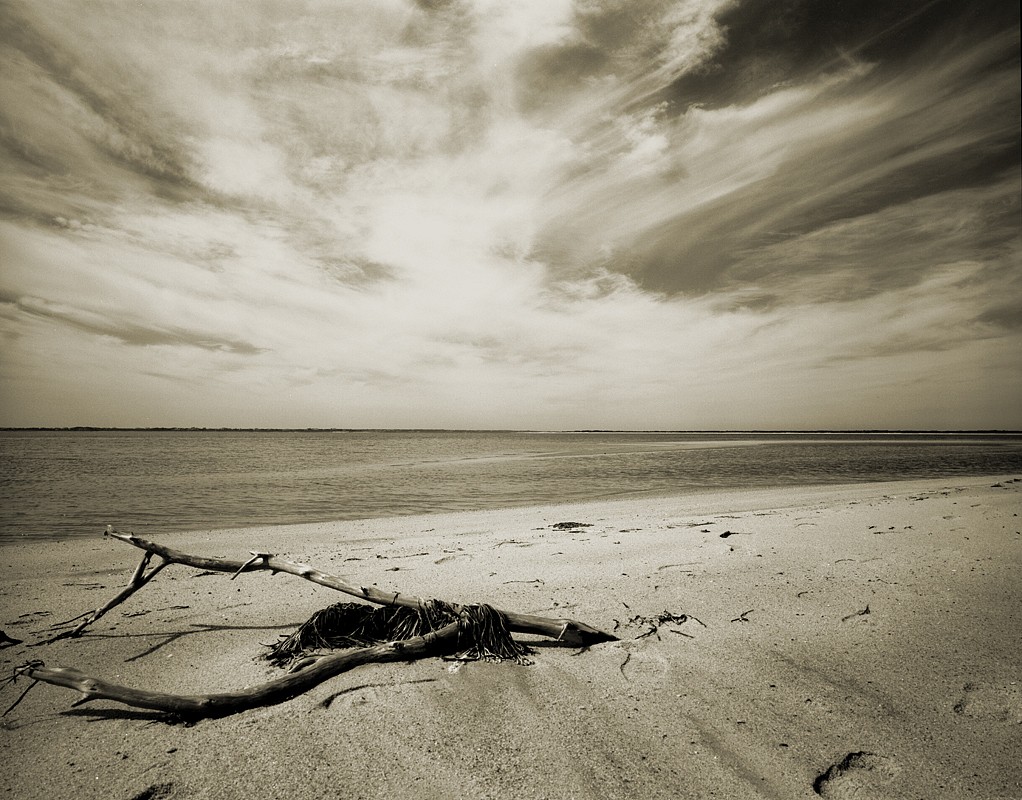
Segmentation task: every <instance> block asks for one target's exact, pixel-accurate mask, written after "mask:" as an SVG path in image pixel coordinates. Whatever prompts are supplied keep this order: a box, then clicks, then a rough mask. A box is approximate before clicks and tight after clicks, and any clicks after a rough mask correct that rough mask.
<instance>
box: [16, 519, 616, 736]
mask: <svg viewBox="0 0 1022 800" xmlns="http://www.w3.org/2000/svg"><path fill="white" fill-rule="evenodd" d="M106 535H108V536H110V537H112V538H114V539H118V540H120V541H122V542H125V543H127V544H130V545H132V546H133V547H137V548H139V549H141V550H143V551H145V555H144V556H143V557H142V561H141V563H140V564H139V565H138V567H136V568H135V571H134V573H133V574H132V577H131V580H130V581H129V582H128V585H127V586H126V587H125V588H124V589H123V590H121V592H119V593H118V594H117V595H116V596H115V597H113V598H112V599H111V600H109V601H108V602H107V603H105V604H104V605H102V606H100V607H99V608H97V609H96V610H95V611H93V612H91V613H87V614H85V615H82V616H83V617H84V619H82V618H81V617H76V618H75V619H73V620H69V621H68V622H74V621H75V620H77V619H82V621H81V622H80V623H79V624H78V625H77V626H76V627H75V628H74V629H72V630H68V631H65V632H63V633H61V634H58V635H57V636H55V637H53V638H51V639H49V640H47V642H53V641H56V640H57V639H64V638H71V637H76V636H80V635H82V633H83V632H84V631H85V630H86V628H88V627H89V626H90V625H91V624H93V623H94V622H96V621H97V620H98V619H100V618H101V617H102V616H103V615H104V614H106V613H107V612H108V611H109V610H110V609H112V608H114V607H115V606H117V605H119V604H120V603H122V602H124V601H125V600H126V599H128V598H129V597H130V596H131V595H132V594H134V593H135V592H136V591H138V590H139V589H141V588H142V587H143V586H145V585H146V584H147V583H149V581H151V580H152V579H153V578H154V577H155V576H156V575H157V574H158V573H159V572H160V571H161V570H163V569H164V568H165V567H167V566H169V565H171V564H183V565H185V566H189V567H194V568H196V569H200V570H206V571H214V572H228V573H231V579H232V580H233V579H234V578H236V577H237V576H238V575H240V574H242V573H244V572H256V571H260V570H264V571H265V570H269V571H270V572H271V573H277V572H284V573H287V574H290V575H296V576H298V577H300V578H303V579H304V580H307V581H311V582H312V583H316V584H318V585H320V586H325V587H327V588H330V589H334V590H336V591H339V592H343V593H345V594H349V595H352V596H354V597H357V598H359V599H360V600H364V601H368V602H370V603H375V604H377V605H380V606H396V607H403V608H409V609H415V610H416V611H417V612H419V613H420V614H421V613H423V612H428V611H429V610H430V609H433V608H435V606H436V605H437V604H438V603H439V601H430V600H423V599H421V598H418V597H413V596H411V595H405V594H402V593H400V592H385V591H381V590H380V589H377V588H375V587H366V586H357V585H355V584H353V583H350V582H348V581H347V580H345V579H344V578H341V577H339V576H336V575H331V574H329V573H326V572H322V571H321V570H318V569H316V568H314V567H311V566H309V565H307V564H299V563H296V562H293V561H288V560H287V559H283V558H279V557H278V556H276V555H274V554H272V553H252V557H251V558H249V559H247V560H246V561H234V560H231V559H222V558H211V557H207V556H197V555H192V554H190V553H184V552H181V551H179V550H174V549H172V548H169V547H165V546H164V545H161V544H157V543H156V542H150V541H147V540H145V539H142V538H140V537H138V536H134V535H132V534H130V533H118V532H117V531H114V530H113V529H112V528H110V527H108V528H107V531H106ZM153 556H158V557H159V558H160V559H161V561H160V563H159V564H157V565H156V566H155V567H152V568H151V569H149V564H150V561H151V559H152V558H153ZM147 569H148V572H147V571H146V570H147ZM443 605H444V607H445V608H446V609H447V610H449V611H450V612H451V613H452V614H453V615H456V617H457V619H456V621H453V622H450V623H446V621H445V623H441V624H442V627H436V628H435V629H433V630H429V631H427V632H424V633H422V634H421V635H417V636H409V637H408V638H398V639H397V640H396V641H387V642H383V643H380V644H373V645H370V646H364V647H358V648H355V649H351V650H345V651H344V652H338V653H332V654H330V655H325V656H317V657H315V658H305V659H302V660H300V661H298V662H297V663H296V664H295V665H294V667H293V669H292V671H291V673H289V674H287V675H285V676H283V677H280V678H276V679H274V680H270V681H267V682H265V683H262V684H260V685H258V686H254V687H249V688H246V689H241V690H238V691H232V692H221V693H214V694H201V695H174V694H166V693H161V692H152V691H148V690H142V689H133V688H130V687H127V686H121V685H118V684H115V683H111V682H109V681H107V680H104V679H102V678H96V677H92V676H89V675H86V674H84V673H82V672H80V671H78V670H76V669H71V668H60V667H48V666H46V665H45V664H44V663H43V662H42V661H40V660H35V661H31V662H29V663H27V664H24V665H22V666H20V667H18V668H17V669H16V670H15V673H14V676H13V677H15V678H17V677H26V678H28V679H30V680H32V681H34V682H43V683H51V684H54V685H56V686H63V687H66V688H69V689H74V690H76V691H77V692H79V694H80V697H79V699H78V700H77V701H76V702H75V704H74V705H75V706H78V705H81V704H83V703H87V702H89V701H92V700H98V699H108V700H114V701H117V702H119V703H124V704H125V705H129V706H135V707H137V708H146V709H151V710H156V711H163V712H167V713H170V714H175V715H178V716H181V717H188V718H202V717H217V716H225V715H228V714H236V713H238V712H241V711H246V710H249V709H252V708H256V707H259V706H265V705H271V704H274V703H279V702H282V701H284V700H288V699H290V698H292V697H295V696H297V695H299V694H302V693H303V692H306V691H308V690H309V689H311V688H312V687H314V686H316V685H318V684H320V683H322V682H323V681H325V680H328V679H329V678H332V677H334V676H335V675H338V674H340V673H342V672H346V671H348V670H350V669H353V668H355V667H358V666H360V665H362V664H368V663H381V662H389V661H406V660H414V659H419V658H426V657H430V656H440V655H450V654H453V653H457V652H458V651H459V650H461V649H464V645H465V642H466V640H468V641H469V643H470V645H472V647H474V648H475V652H483V653H484V654H486V655H492V653H486V650H485V646H479V640H478V628H479V626H480V624H482V625H483V626H484V627H488V628H491V627H492V625H493V623H492V622H487V621H486V620H499V621H498V622H497V623H496V624H497V626H498V627H499V628H500V629H501V630H504V629H505V628H506V630H504V635H505V636H506V639H505V641H506V642H507V643H508V644H512V642H511V639H510V632H517V633H531V634H539V635H542V636H548V637H552V638H554V639H555V640H557V641H560V642H563V643H565V644H568V645H575V646H580V647H589V646H590V645H593V644H597V643H600V642H608V641H616V640H617V637H616V636H614V635H613V634H610V633H607V632H605V631H601V630H598V629H597V628H593V627H591V626H589V625H586V624H585V623H583V622H578V621H577V620H572V619H550V618H548V617H538V616H534V615H531V614H518V613H515V612H510V611H503V610H500V609H493V608H490V607H489V606H479V605H462V604H457V603H444V604H443ZM480 620H483V622H482V623H480ZM62 624H68V623H62ZM473 637H475V641H474V642H473V641H472V640H473ZM381 638H382V637H381ZM45 643H46V642H43V644H45ZM500 657H505V656H503V655H501V656H500ZM33 685H35V684H34V683H33ZM19 700H20V699H19ZM12 707H13V706H12Z"/></svg>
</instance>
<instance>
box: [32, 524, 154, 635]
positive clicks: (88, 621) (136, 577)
mask: <svg viewBox="0 0 1022 800" xmlns="http://www.w3.org/2000/svg"><path fill="white" fill-rule="evenodd" d="M108 533H109V531H108ZM152 558H153V553H152V552H146V554H145V555H144V556H142V561H141V562H139V565H138V566H137V567H135V572H134V573H133V574H132V576H131V580H130V581H128V585H127V586H125V587H124V588H123V589H122V590H121V591H120V592H118V593H117V595H116V596H115V597H112V598H110V600H108V601H107V602H106V603H104V604H103V605H101V606H100V607H99V608H97V609H96V610H95V611H92V612H91V613H86V614H83V615H82V617H84V619H82V617H74V618H73V619H69V620H67V621H65V622H59V623H57V624H56V625H54V626H53V627H54V628H60V627H63V626H64V625H68V624H70V623H72V622H74V621H75V620H78V619H82V621H81V622H79V623H78V625H76V626H75V627H74V628H72V629H71V630H66V631H62V632H61V633H58V634H57V635H56V636H52V637H50V638H49V639H46V640H44V641H42V642H39V643H38V644H50V643H51V642H56V641H59V640H60V639H72V638H75V637H77V636H81V635H82V634H83V633H84V632H85V629H86V628H88V627H89V626H90V625H92V623H94V622H96V620H98V619H99V618H100V617H102V616H103V615H104V614H106V612H107V611H109V610H110V609H112V608H114V607H115V606H119V605H120V604H121V603H123V602H124V601H125V600H127V599H128V598H129V597H131V595H133V594H134V593H135V592H137V591H138V590H139V589H141V588H142V587H143V586H145V585H146V584H147V583H149V581H151V580H152V579H153V578H155V577H156V575H157V574H158V573H159V572H160V570H162V569H163V568H164V567H166V566H167V565H168V564H170V563H172V562H171V561H169V560H168V559H163V560H162V561H161V562H160V563H159V564H157V565H156V566H155V567H153V568H152V569H151V570H149V572H146V568H147V567H148V566H149V562H150V561H151V560H152Z"/></svg>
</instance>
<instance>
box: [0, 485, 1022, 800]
mask: <svg viewBox="0 0 1022 800" xmlns="http://www.w3.org/2000/svg"><path fill="white" fill-rule="evenodd" d="M998 484H1000V485H999V486H998ZM1020 512H1022V481H1019V480H1018V478H1017V476H1012V475H1009V476H983V477H966V478H950V479H927V480H910V481H894V482H886V483H872V484H858V483H856V484H842V485H822V486H814V487H784V488H764V489H752V490H743V491H739V492H735V491H727V490H722V491H712V492H700V493H697V494H690V495H682V496H677V495H675V496H670V497H641V498H626V499H616V500H606V501H600V502H595V503H594V502H579V503H566V504H553V505H543V506H523V507H512V508H504V509H497V510H487V511H469V512H456V513H449V514H431V515H413V516H406V517H383V518H374V519H363V520H350V521H342V522H331V523H301V524H295V525H288V526H274V527H267V526H262V527H255V528H230V529H224V530H200V531H192V532H188V533H174V534H166V535H162V536H158V535H156V534H149V533H145V532H141V533H140V534H139V535H141V536H143V537H145V538H153V539H154V540H157V541H160V542H162V543H165V544H167V545H169V546H171V547H175V548H178V549H183V550H186V551H188V552H192V553H195V554H202V555H216V556H222V557H228V558H244V557H246V554H247V552H248V551H249V550H262V549H264V548H265V549H267V550H268V551H272V552H276V553H278V554H279V555H281V556H282V557H286V558H290V559H292V560H296V561H302V562H305V563H309V564H311V565H313V566H316V567H319V568H321V569H323V570H325V571H327V572H333V573H336V574H341V575H345V576H346V577H349V578H352V579H356V580H362V581H365V582H366V585H368V584H369V583H372V584H376V585H378V586H379V587H380V588H383V589H388V590H389V589H391V588H393V589H394V590H395V591H398V590H399V591H401V592H402V593H409V594H415V595H418V596H422V597H441V598H443V599H448V600H454V601H459V602H488V603H493V604H494V605H496V606H498V607H501V608H505V609H507V610H513V611H521V612H524V613H535V614H543V615H546V616H551V617H561V616H570V617H573V618H575V619H578V620H580V621H582V622H586V623H588V624H591V625H593V626H595V627H598V628H603V629H605V630H614V632H615V633H617V635H619V636H621V639H622V640H621V641H619V642H612V643H607V644H602V645H597V646H595V647H593V648H591V649H590V650H589V651H587V652H585V653H578V652H577V651H574V650H571V649H568V648H562V647H557V646H549V645H544V646H541V647H538V648H537V651H536V653H535V654H534V656H533V660H534V662H535V663H534V664H533V665H532V666H530V667H520V666H517V665H511V664H488V663H470V664H466V665H464V666H462V667H460V668H457V669H452V665H451V664H449V663H447V662H443V661H440V660H438V659H425V660H422V661H417V662H414V663H407V664H378V665H367V666H364V667H360V668H358V669H357V670H355V671H353V672H350V673H346V674H344V675H340V676H338V677H336V678H334V679H332V680H330V681H327V682H326V683H324V684H322V685H320V686H318V687H316V688H315V689H313V690H312V691H310V692H308V693H307V694H305V695H302V696H300V697H297V698H295V699H293V700H291V701H289V702H287V703H283V704H280V705H277V706H272V707H268V708H262V709H256V710H253V711H250V712H246V713H243V714H240V715H237V716H235V717H228V718H224V719H219V720H205V721H202V722H199V723H198V724H196V725H194V726H193V727H183V726H180V725H176V726H170V725H166V724H163V723H155V722H153V721H152V715H150V714H149V713H148V712H142V711H139V710H132V709H125V708H124V707H122V706H119V705H118V704H115V703H111V702H106V701H97V702H95V703H90V704H88V705H86V706H83V707H82V708H80V709H73V710H68V709H69V706H70V704H71V702H73V699H74V695H73V694H72V693H70V692H68V691H66V690H62V689H59V688H58V687H54V686H47V685H39V686H37V687H36V688H35V689H34V690H33V691H32V692H31V693H30V694H29V695H27V697H26V698H25V700H24V701H23V702H22V703H21V704H20V705H19V706H18V707H17V708H16V709H14V710H13V711H12V712H11V713H10V714H8V715H7V716H6V717H4V718H3V721H2V724H0V755H2V756H3V758H4V761H5V763H7V764H9V765H10V766H9V768H8V769H7V770H5V771H4V772H3V774H2V776H0V791H3V792H6V793H7V794H8V795H9V796H14V797H19V798H34V797H39V798H43V797H52V796H54V792H55V791H56V790H57V789H58V787H65V789H64V791H66V792H67V793H68V794H74V795H75V796H76V798H79V800H86V799H87V798H93V797H95V798H100V797H103V798H106V797H112V798H124V800H129V798H133V797H140V796H148V797H157V796H159V797H167V798H169V797H181V798H201V797H209V798H241V797H294V796H302V797H303V798H308V797H313V798H314V797H352V798H355V797H376V796H382V795H384V794H387V795H389V796H391V797H395V798H398V800H403V799H404V798H433V797H436V798H440V797H448V796H453V795H455V794H459V795H461V796H464V797H468V798H475V797H479V798H483V797H496V796H498V795H507V794H509V793H514V794H515V795H516V796H517V797H520V798H542V797H546V798H577V797H582V798H585V797H608V798H626V797H637V796H643V797H665V798H666V797H678V796H685V797H712V796H717V797H721V796H723V797H739V798H744V797H749V798H754V797H755V798H759V797H768V798H773V797H776V798H782V797H783V798H797V797H806V798H814V797H818V796H820V795H821V794H822V795H823V796H841V794H840V792H846V793H850V792H853V791H857V792H859V793H860V794H859V795H858V796H875V797H887V798H892V800H895V799H896V798H909V797H919V796H927V797H948V798H950V797H959V796H978V797H991V798H993V797H1004V798H1007V797H1012V796H1018V795H1020V794H1022V767H1019V765H1018V764H1017V763H1016V762H1017V754H1018V752H1020V751H1022V675H1020V674H1019V673H1020V667H1019V665H1020V664H1022V644H1020V643H1019V637H1018V635H1017V631H1018V629H1019V627H1020V623H1022V533H1020V531H1022V522H1020V519H1019V517H1018V514H1019V513H1020ZM565 521H573V522H580V523H585V526H580V527H577V528H575V529H572V530H567V531H565V530H556V529H554V528H553V525H555V524H556V523H558V522H565ZM723 533H726V534H727V535H726V536H721V534H723ZM137 555H138V554H137V553H136V552H135V551H134V550H133V548H130V547H128V546H126V545H124V544H122V543H119V542H116V541H113V540H109V539H103V538H100V537H97V538H96V539H90V538H77V539H72V540H63V541H46V542H38V541H37V542H24V543H22V542H15V543H5V544H4V545H2V546H0V559H2V560H0V563H2V564H3V569H4V574H5V582H4V586H3V588H2V589H0V592H2V595H0V597H2V606H0V607H2V616H0V627H2V628H3V629H4V630H6V632H7V633H8V634H10V635H12V636H15V637H17V638H19V639H22V638H23V639H26V640H27V641H32V640H34V639H38V638H39V631H40V630H41V629H42V628H43V627H45V624H51V622H50V621H51V620H61V619H67V618H69V617H71V616H74V615H76V614H79V613H81V612H83V611H86V610H89V609H92V608H95V607H96V606H97V605H99V604H101V603H103V602H105V601H106V600H108V599H109V598H110V597H111V596H113V594H115V593H116V592H117V591H118V590H119V589H120V588H121V587H122V586H123V585H124V584H125V583H126V581H127V579H128V577H129V576H130V573H131V570H132V568H133V567H134V565H135V563H136V562H137ZM343 599H347V598H345V597H343V596H339V595H337V594H336V593H334V592H330V591H329V590H326V589H324V588H322V587H316V586H313V585H311V584H308V583H307V582H305V581H301V580H299V579H296V578H293V577H290V576H286V575H278V576H276V577H273V578H271V577H270V576H269V575H266V574H262V573H253V574H252V575H250V576H249V575H244V576H240V577H239V579H238V580H237V581H235V582H233V583H232V582H230V581H229V579H228V576H223V575H220V576H203V575H200V574H198V573H196V571H194V570H189V569H188V568H185V567H181V566H178V565H175V566H173V567H171V568H168V569H167V570H166V572H164V573H163V574H161V575H160V576H159V577H157V578H156V579H155V580H154V581H153V583H152V584H151V585H150V586H147V587H146V588H145V589H143V590H142V591H141V592H139V593H138V594H137V595H135V596H134V597H133V598H131V599H130V600H129V601H128V602H127V603H125V604H124V605H123V606H120V607H118V608H116V609H114V610H113V611H111V612H110V614H108V615H107V616H106V617H104V618H103V619H102V620H100V621H99V622H97V623H96V625H95V626H94V628H93V629H92V631H91V633H88V634H86V635H85V636H84V637H82V638H81V639H78V640H71V641H63V642H58V643H55V644H53V645H49V646H46V647H42V648H28V647H26V645H24V644H22V645H18V646H16V647H9V648H6V649H4V650H2V651H0V662H2V663H0V666H2V668H3V669H5V670H10V669H12V668H13V666H15V665H16V664H18V663H23V662H24V661H26V660H27V659H29V658H43V659H45V660H46V662H47V664H48V665H50V666H67V667H70V666H73V667H77V668H80V669H82V670H84V671H86V672H89V671H92V672H93V673H94V674H96V675H97V676H102V677H105V678H107V679H110V680H115V681H117V682H122V683H124V684H126V685H130V686H136V687H140V688H152V689H159V690H163V691H173V692H181V693H195V692H200V691H222V690H227V689H232V688H239V687H241V686H243V685H246V684H249V683H253V682H258V681H262V680H266V679H267V678H268V677H271V676H272V675H273V674H274V671H273V670H272V669H271V668H270V667H269V666H268V665H267V664H266V662H264V661H260V660H257V659H255V658H254V657H255V656H256V655H257V654H258V653H259V652H260V650H261V648H260V643H266V642H270V641H272V640H273V639H275V638H276V637H277V636H278V635H280V634H281V633H282V632H284V631H287V630H290V629H291V628H292V627H293V626H294V625H296V624H297V623H299V622H301V621H302V620H304V619H305V618H307V617H308V616H309V614H310V613H312V612H313V611H315V610H317V609H318V608H321V607H323V606H325V605H328V604H330V603H333V602H337V601H339V600H343ZM867 609H868V611H867ZM664 611H667V612H669V613H671V614H675V615H685V616H686V617H687V621H686V622H684V623H683V624H667V625H664V626H661V627H660V629H659V631H657V632H656V633H655V634H652V635H647V636H642V634H643V633H644V632H645V631H646V628H645V627H644V626H643V625H642V624H640V623H638V622H630V620H631V619H632V618H634V617H636V616H642V617H646V618H649V617H652V616H655V615H657V614H659V613H661V612H664ZM864 612H865V613H864ZM23 615H28V616H23ZM44 623H45V624H44ZM20 686H21V682H19V685H18V687H14V688H12V687H9V686H8V687H7V688H5V689H4V691H3V694H2V695H0V702H2V704H3V706H4V708H6V707H7V706H8V705H10V703H12V702H13V701H14V699H16V697H17V695H18V694H19V693H20V691H21V688H19V687H20ZM855 754H860V755H855ZM828 775H829V777H828ZM814 784H815V785H816V789H814ZM147 791H148V792H150V794H148V795H146V794H144V793H145V792H147ZM827 792H830V794H829V795H828V794H827Z"/></svg>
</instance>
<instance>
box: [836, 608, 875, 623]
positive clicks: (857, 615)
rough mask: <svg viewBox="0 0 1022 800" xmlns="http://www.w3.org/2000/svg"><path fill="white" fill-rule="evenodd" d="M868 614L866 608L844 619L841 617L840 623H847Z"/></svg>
mask: <svg viewBox="0 0 1022 800" xmlns="http://www.w3.org/2000/svg"><path fill="white" fill-rule="evenodd" d="M868 613H870V612H869V606H866V607H865V608H864V609H862V611H855V612H853V613H851V614H848V615H846V616H844V617H841V621H842V622H848V620H850V619H852V618H853V617H864V616H866V615H867V614H868Z"/></svg>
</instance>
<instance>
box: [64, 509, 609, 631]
mask: <svg viewBox="0 0 1022 800" xmlns="http://www.w3.org/2000/svg"><path fill="white" fill-rule="evenodd" d="M106 535H107V536H111V537H113V538H114V539H119V540H120V541H122V542H125V543H127V544H130V545H132V546H134V547H138V548H139V549H141V550H145V551H146V552H147V553H149V554H151V555H158V556H159V557H160V558H162V559H163V562H164V563H162V564H160V565H159V569H162V568H163V567H164V566H166V565H167V564H184V565H186V566H189V567H194V568H196V569H202V570H210V571H214V572H230V573H231V574H232V575H234V576H237V575H239V574H241V573H243V572H258V571H266V570H269V571H270V572H271V573H276V572H285V573H287V574H289V575H296V576H297V577H299V578H304V579H305V580H307V581H311V582H312V583H315V584H318V585H320V586H325V587H327V588H328V589H334V590H336V591H338V592H343V593H345V594H348V595H351V596H352V597H357V598H358V599H359V600H365V601H368V602H370V603H376V604H377V605H383V606H404V607H406V608H421V607H422V606H423V605H425V602H426V601H425V600H423V599H422V598H420V597H415V596H413V595H408V594H402V593H401V592H388V591H383V590H381V589H378V588H376V587H372V586H358V585H356V584H354V583H351V582H350V581H347V580H345V579H344V578H341V577H339V576H337V575H331V574H329V573H326V572H323V571H321V570H318V569H316V568H315V567H311V566H309V565H308V564H299V563H296V562H294V561H288V560H287V559H284V558H280V557H278V556H275V555H273V554H272V553H252V557H251V558H250V559H248V560H247V561H234V560H231V559H226V558H211V557H208V556H195V555H191V554H189V553H183V552H181V551H180V550H173V549H171V548H169V547H165V546H164V545H162V544H157V543H156V542H150V541H147V540H146V539H142V538H141V537H138V536H135V535H133V534H130V533H118V532H117V531H115V530H113V529H111V528H107V531H106ZM151 577H152V576H151V575H150V576H148V577H146V578H145V580H146V581H148V580H149V579H150V578H151ZM129 588H130V587H129ZM132 591H134V590H132ZM131 593H132V592H128V591H127V590H125V591H124V592H122V593H121V594H120V595H118V598H121V599H125V598H127V597H128V596H129V595H130V594H131ZM122 595H123V597H122ZM118 598H114V600H116V601H117V602H121V600H118ZM113 605H116V602H114V601H111V602H110V603H108V604H107V607H105V608H107V610H109V608H108V607H112V606H113ZM452 605H454V606H455V608H457V609H460V608H463V606H461V605H460V604H452ZM499 610H500V612H501V613H502V614H503V615H504V617H505V619H506V621H507V626H508V628H509V629H510V630H511V631H513V632H515V633H535V634H539V635H540V636H550V637H552V638H554V639H556V640H558V641H561V642H564V643H566V644H571V645H577V646H579V647H585V646H588V645H593V644H597V643H599V642H609V641H614V640H616V639H617V637H616V636H612V635H611V634H609V633H606V632H604V631H601V630H598V629H597V628H593V627H591V626H589V625H586V624H585V623H583V622H579V621H577V620H573V619H563V618H562V619H551V618H549V617H538V616H534V615H532V614H518V613H516V612H513V611H504V610H503V609H499ZM104 613H105V612H104ZM98 618H99V617H96V619H98ZM87 624H89V623H88V622H86V623H85V624H83V625H80V626H79V627H80V628H82V629H84V627H86V625H87Z"/></svg>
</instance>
